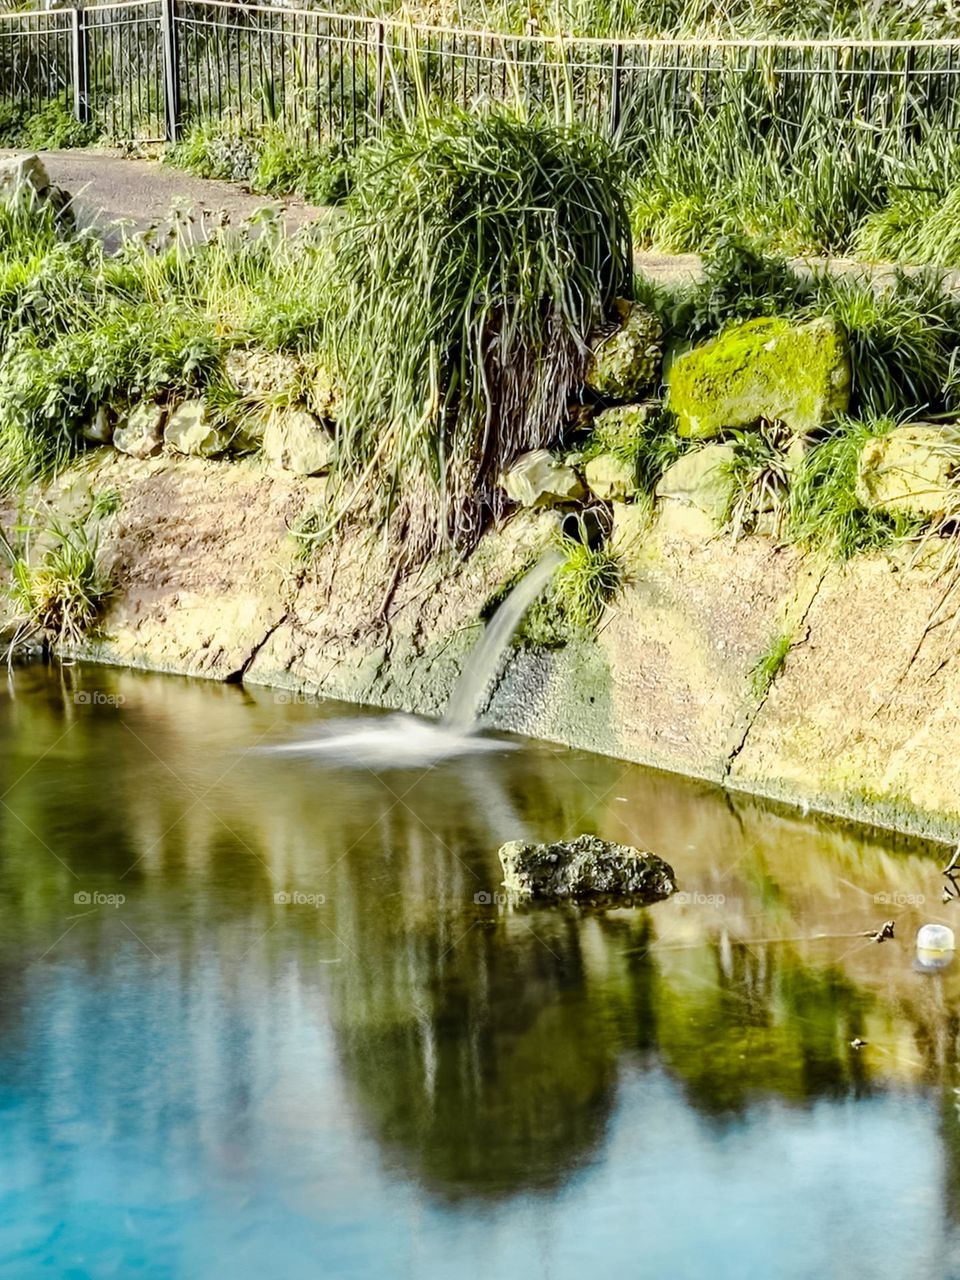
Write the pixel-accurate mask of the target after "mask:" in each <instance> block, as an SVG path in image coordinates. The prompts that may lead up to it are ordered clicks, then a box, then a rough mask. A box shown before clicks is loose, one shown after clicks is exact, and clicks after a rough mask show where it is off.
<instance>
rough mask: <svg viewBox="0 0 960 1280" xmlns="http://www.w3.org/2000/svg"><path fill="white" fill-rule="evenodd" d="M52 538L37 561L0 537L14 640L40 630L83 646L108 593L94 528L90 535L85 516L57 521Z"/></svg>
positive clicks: (107, 582) (51, 637)
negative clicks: (65, 521) (11, 609)
mask: <svg viewBox="0 0 960 1280" xmlns="http://www.w3.org/2000/svg"><path fill="white" fill-rule="evenodd" d="M99 514H100V513H99V512H98V513H97V518H99ZM48 536H49V537H50V539H51V543H50V546H49V547H48V548H47V549H46V551H44V553H43V554H42V556H40V558H39V560H37V561H36V562H33V561H32V559H31V557H30V555H29V552H28V550H27V549H20V550H15V549H14V548H13V547H12V546H11V544H10V543H9V542H8V541H7V540H6V539H5V538H4V537H3V536H2V535H0V551H2V552H3V553H4V555H5V558H6V559H7V561H8V565H9V570H10V585H9V588H8V595H9V598H10V601H11V603H12V605H13V608H14V614H15V616H14V629H15V638H14V641H13V643H14V644H16V643H17V642H18V641H19V640H21V639H24V638H26V637H27V636H28V635H31V634H33V633H35V632H37V631H41V632H43V633H44V635H45V636H46V637H48V638H49V639H51V640H52V641H54V642H55V643H57V644H61V645H63V644H67V645H77V644H79V643H80V642H81V641H82V640H83V638H84V637H85V636H86V635H87V634H88V633H89V632H90V631H91V629H92V628H93V627H94V626H95V624H96V622H97V619H98V618H99V616H100V614H101V612H102V610H103V606H104V604H105V603H106V601H107V599H108V597H109V595H110V591H111V586H110V580H109V575H108V574H107V573H106V572H105V571H104V569H103V567H102V566H101V564H100V559H99V548H98V538H97V534H96V532H95V531H94V532H93V533H91V532H90V529H89V527H88V525H87V524H85V523H84V522H83V521H81V520H72V521H69V522H67V523H60V522H58V521H54V522H53V523H52V524H51V526H50V528H49V531H48Z"/></svg>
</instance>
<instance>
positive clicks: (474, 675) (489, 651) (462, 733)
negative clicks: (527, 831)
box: [268, 551, 563, 769]
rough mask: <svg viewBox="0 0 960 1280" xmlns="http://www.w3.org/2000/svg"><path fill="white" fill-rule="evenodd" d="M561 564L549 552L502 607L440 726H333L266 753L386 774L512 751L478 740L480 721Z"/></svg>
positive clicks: (498, 742)
mask: <svg viewBox="0 0 960 1280" xmlns="http://www.w3.org/2000/svg"><path fill="white" fill-rule="evenodd" d="M562 560H563V556H562V555H561V554H560V552H559V551H548V552H547V553H546V554H545V555H544V556H543V557H542V558H541V559H540V560H539V561H538V562H537V564H536V565H534V567H533V568H532V569H531V570H530V572H529V573H528V574H526V575H525V577H523V578H521V580H520V581H519V582H518V583H517V585H516V586H515V587H514V588H513V590H512V591H511V592H510V594H509V595H508V596H507V598H506V599H505V600H504V602H503V603H502V604H501V605H500V607H499V609H498V610H497V611H496V613H495V614H494V615H493V618H492V619H491V620H490V622H489V623H488V624H487V627H486V629H485V630H484V632H483V635H482V636H481V637H480V639H479V640H478V641H477V644H476V645H475V646H474V648H473V650H472V651H471V653H470V656H469V657H468V658H467V661H466V663H465V665H464V668H463V671H462V672H461V674H460V679H459V680H458V681H457V683H456V686H455V688H454V690H453V693H452V694H451V696H450V701H449V703H448V704H447V710H446V713H445V714H444V717H443V719H442V720H441V721H440V722H439V724H437V723H434V722H432V721H428V720H421V719H418V718H417V717H416V716H407V715H392V716H385V717H382V718H377V719H373V718H371V717H362V718H361V717H355V718H351V719H349V720H331V721H328V722H327V723H326V724H325V725H324V726H323V728H322V730H321V731H320V732H319V733H318V734H315V735H314V736H312V737H310V738H305V739H303V740H302V741H300V742H288V743H284V744H282V745H280V746H276V747H270V748H268V750H269V751H272V752H284V753H288V754H298V755H312V756H323V757H325V758H326V759H328V760H332V761H335V762H338V763H342V764H346V765H355V766H360V767H363V768H367V769H390V768H417V767H427V766H429V765H431V764H436V763H439V761H441V760H445V759H449V758H451V757H453V756H460V755H468V754H473V753H478V752H485V751H505V750H510V749H512V746H513V744H512V743H509V742H505V741H503V740H502V739H499V738H482V737H479V736H478V735H477V733H476V730H477V728H478V723H477V721H478V717H479V715H480V712H481V710H482V708H483V704H484V702H485V700H486V698H487V695H488V693H489V691H490V687H491V685H492V684H493V682H494V680H495V679H496V677H497V674H498V673H499V670H500V664H501V662H502V660H503V655H504V653H505V652H506V650H507V648H508V647H509V645H510V641H511V640H512V639H513V636H514V633H515V632H516V630H517V627H518V626H519V625H520V620H521V619H522V618H523V615H524V614H525V613H526V611H527V609H529V608H530V605H531V604H533V602H534V600H535V599H536V598H537V596H538V595H539V594H540V592H541V591H542V590H543V589H544V587H545V586H546V585H547V583H548V582H549V581H550V579H551V578H552V577H553V575H554V573H555V572H556V570H557V568H558V566H559V565H560V563H561V562H562Z"/></svg>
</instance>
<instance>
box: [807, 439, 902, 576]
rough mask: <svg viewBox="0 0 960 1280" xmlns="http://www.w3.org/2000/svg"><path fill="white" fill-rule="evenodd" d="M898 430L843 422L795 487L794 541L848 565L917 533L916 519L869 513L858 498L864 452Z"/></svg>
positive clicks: (820, 447)
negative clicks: (852, 559)
mask: <svg viewBox="0 0 960 1280" xmlns="http://www.w3.org/2000/svg"><path fill="white" fill-rule="evenodd" d="M895 425H896V423H895V422H894V421H893V420H892V419H890V418H886V419H875V420H867V421H858V420H856V419H854V418H841V419H840V421H839V422H838V423H837V424H836V426H835V428H834V429H833V431H832V432H831V433H830V435H829V436H828V437H827V438H826V439H824V440H823V441H821V442H820V443H819V444H817V445H816V446H815V447H814V448H812V449H811V450H810V452H809V453H808V454H807V456H806V457H805V458H804V460H803V462H802V463H801V464H800V466H799V467H798V468H797V471H796V474H795V476H794V479H793V483H792V485H791V488H790V498H789V512H788V517H789V533H790V536H791V538H792V539H793V540H794V541H795V542H798V543H799V544H800V545H801V546H803V547H805V548H807V549H810V550H823V551H825V552H827V553H828V554H829V555H831V556H833V557H835V558H836V559H839V560H847V559H849V557H850V556H852V555H856V554H858V553H860V552H866V551H875V550H878V549H879V548H881V547H885V546H888V545H889V544H890V543H892V542H893V541H894V540H895V539H896V538H900V537H905V536H907V535H908V534H911V533H913V532H915V530H916V528H917V522H916V521H915V520H912V519H910V518H909V517H905V516H902V515H901V516H890V515H886V514H885V513H884V512H881V511H870V510H868V509H867V508H866V507H865V506H864V505H863V504H862V503H861V501H860V499H859V498H858V497H857V464H858V461H859V457H860V451H861V450H862V448H863V446H864V444H865V443H866V441H867V440H868V439H869V437H871V436H877V435H883V434H884V433H885V432H887V431H890V430H892V429H893V427H894V426H895Z"/></svg>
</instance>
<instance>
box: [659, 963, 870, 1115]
mask: <svg viewBox="0 0 960 1280" xmlns="http://www.w3.org/2000/svg"><path fill="white" fill-rule="evenodd" d="M722 951H723V949H722V948H721V947H720V946H719V945H718V946H716V947H714V948H711V949H710V950H709V951H708V950H704V949H700V950H698V951H696V952H691V953H687V954H686V956H685V957H684V958H683V959H682V960H680V961H677V962H674V963H670V962H669V961H668V962H666V963H665V965H664V969H663V970H662V972H661V974H660V981H659V984H658V989H657V994H658V1005H657V1013H658V1041H659V1051H660V1054H661V1055H662V1058H663V1060H664V1061H665V1062H666V1063H667V1064H668V1065H669V1067H670V1070H671V1071H672V1072H673V1073H674V1074H675V1075H676V1076H677V1078H678V1079H680V1080H681V1081H682V1082H683V1084H684V1088H685V1090H686V1092H687V1096H688V1097H689V1099H690V1101H691V1102H692V1103H693V1104H694V1105H695V1106H697V1107H698V1109H700V1110H703V1111H705V1112H706V1113H708V1114H712V1115H723V1114H726V1113H731V1112H732V1113H735V1112H741V1111H744V1110H746V1108H747V1107H748V1106H749V1104H750V1102H751V1100H752V1099H754V1098H756V1097H757V1096H759V1095H762V1094H776V1095H778V1096H780V1097H782V1098H785V1099H788V1100H791V1101H795V1102H803V1101H806V1100H808V1099H812V1098H815V1097H824V1096H839V1095H842V1094H844V1093H846V1092H848V1091H849V1090H851V1089H854V1090H859V1089H860V1088H861V1087H862V1084H863V1081H864V1078H865V1065H864V1060H863V1059H862V1058H859V1057H858V1056H857V1055H856V1052H855V1051H854V1050H851V1049H850V1045H849V1042H850V1040H851V1039H852V1038H853V1037H854V1036H856V1035H857V1034H859V1033H860V1032H861V1031H862V1030H863V1016H864V1009H865V1007H867V1008H868V1007H869V1006H870V1005H871V1004H872V1003H873V1002H872V1000H871V999H870V998H869V997H864V995H863V993H862V992H860V991H859V990H858V989H857V988H856V987H854V986H853V985H852V984H851V983H849V982H848V981H847V980H846V979H845V978H844V977H843V975H842V974H841V973H839V972H837V971H836V970H833V969H830V968H826V969H813V968H810V967H807V966H805V965H804V964H803V963H802V961H801V960H800V959H799V958H798V957H797V955H796V953H795V952H794V951H793V950H792V949H791V948H789V947H785V946H762V947H757V948H751V947H746V946H734V947H732V948H728V949H726V958H725V960H721V955H722Z"/></svg>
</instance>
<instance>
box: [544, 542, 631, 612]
mask: <svg viewBox="0 0 960 1280" xmlns="http://www.w3.org/2000/svg"><path fill="white" fill-rule="evenodd" d="M563 549H564V551H565V552H566V559H565V560H564V562H563V564H561V565H560V567H559V569H558V570H557V572H556V577H555V579H554V584H553V590H552V592H551V595H552V598H553V603H554V606H555V607H556V608H557V609H559V611H560V614H561V616H562V618H563V620H564V622H565V624H566V625H567V626H568V627H569V628H570V629H571V630H573V631H574V632H580V633H582V634H587V635H589V634H592V632H594V631H595V630H596V628H597V624H598V623H599V621H600V618H601V616H602V615H603V611H604V609H605V608H606V606H607V604H608V602H609V601H610V600H612V599H613V597H614V596H615V595H616V593H617V592H618V591H619V590H620V586H621V584H622V580H623V566H622V564H621V562H620V557H619V556H618V555H617V553H616V552H615V551H613V550H612V549H611V548H610V547H609V546H608V545H607V544H606V543H603V544H602V545H601V546H599V547H590V546H588V545H587V543H585V542H577V541H574V540H573V539H571V538H566V539H564V546H563Z"/></svg>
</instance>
